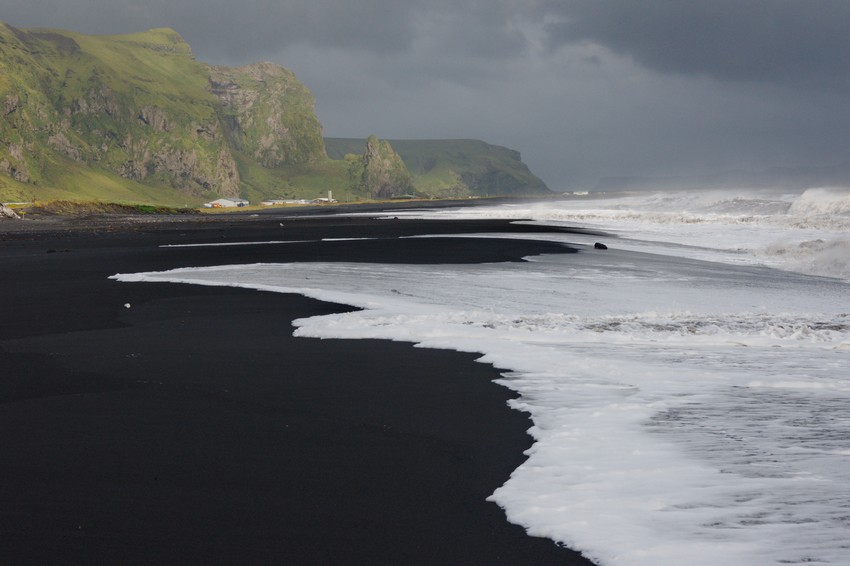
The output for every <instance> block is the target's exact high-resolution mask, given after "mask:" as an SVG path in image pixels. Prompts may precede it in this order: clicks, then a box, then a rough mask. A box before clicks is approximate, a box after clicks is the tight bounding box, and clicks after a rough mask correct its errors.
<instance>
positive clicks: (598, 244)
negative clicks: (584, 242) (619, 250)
mask: <svg viewBox="0 0 850 566" xmlns="http://www.w3.org/2000/svg"><path fill="white" fill-rule="evenodd" d="M593 247H594V248H596V249H597V250H607V249H608V246H606V245H605V244H600V243H599V242H596V243H595V244H593Z"/></svg>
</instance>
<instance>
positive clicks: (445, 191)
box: [325, 138, 549, 198]
mask: <svg viewBox="0 0 850 566" xmlns="http://www.w3.org/2000/svg"><path fill="white" fill-rule="evenodd" d="M388 141H389V143H390V144H391V145H392V147H393V149H394V150H395V151H396V153H398V154H399V156H401V159H402V160H403V161H404V164H405V165H406V166H407V169H408V171H410V174H411V175H412V177H413V183H414V187H415V189H416V191H417V192H418V193H421V194H424V195H428V196H434V197H439V198H457V197H466V196H497V195H499V196H502V195H540V194H547V193H549V189H548V188H547V187H546V184H545V183H544V182H543V181H542V180H541V179H539V178H538V177H536V176H535V175H534V174H533V173H532V172H531V171H530V170H529V169H528V166H526V165H525V163H523V162H522V158H521V156H520V154H519V152H517V151H514V150H512V149H508V148H506V147H502V146H497V145H492V144H488V143H486V142H483V141H479V140H388ZM365 146H366V141H365V140H360V139H353V138H325V149H326V151H327V154H328V157H330V158H331V159H344V158H345V155H347V154H361V153H363V149H364V148H365Z"/></svg>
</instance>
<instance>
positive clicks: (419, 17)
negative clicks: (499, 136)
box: [0, 0, 524, 62]
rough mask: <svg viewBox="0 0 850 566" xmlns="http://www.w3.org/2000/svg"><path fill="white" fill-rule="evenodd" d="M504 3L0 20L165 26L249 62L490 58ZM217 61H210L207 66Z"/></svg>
mask: <svg viewBox="0 0 850 566" xmlns="http://www.w3.org/2000/svg"><path fill="white" fill-rule="evenodd" d="M515 16H516V11H515V9H514V8H513V7H512V5H511V2H509V1H507V2H503V1H497V0H494V1H491V2H454V1H450V0H432V1H431V2H423V3H408V2H398V1H397V0H358V1H356V2H352V1H350V0H307V1H304V0H283V1H279V0H247V1H242V2H224V1H209V0H181V1H179V2H175V1H173V0H145V1H140V0H63V1H62V2H61V3H60V2H58V1H57V0H11V5H10V6H6V7H4V8H0V19H2V20H4V21H7V22H9V23H11V24H12V25H17V26H20V27H60V28H67V29H72V30H76V31H81V32H85V33H127V32H132V31H141V30H144V29H148V28H152V27H173V28H175V29H176V30H177V31H178V32H179V33H181V34H182V35H183V36H184V37H185V38H186V39H187V40H188V41H189V43H190V44H191V45H192V46H193V48H194V49H195V51H196V53H198V54H200V55H201V56H202V57H205V58H207V59H218V58H226V59H228V60H230V61H231V62H232V61H235V60H237V59H244V60H245V62H249V61H251V60H254V59H256V58H258V57H261V56H262V55H264V54H267V53H275V52H279V51H280V50H281V49H282V48H285V47H288V46H292V45H302V44H308V45H314V46H316V47H317V48H321V49H355V50H360V51H364V52H366V53H373V54H374V53H380V54H393V53H399V52H401V53H404V52H409V51H410V50H411V49H413V47H414V46H415V45H416V44H417V42H420V41H422V40H425V41H428V40H429V38H432V37H440V38H441V41H442V42H443V47H444V48H445V50H446V51H449V50H454V52H455V53H456V54H461V55H462V54H464V53H472V54H477V55H480V56H487V57H497V56H502V55H505V54H506V53H507V52H508V51H517V50H521V49H522V47H523V45H524V41H523V39H522V38H521V36H520V35H519V34H517V33H515V32H511V30H510V29H508V28H509V25H508V22H509V21H510V20H512V19H513V18H514V17H515ZM211 62H217V61H211Z"/></svg>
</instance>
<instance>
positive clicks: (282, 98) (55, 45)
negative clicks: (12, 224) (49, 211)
mask: <svg viewBox="0 0 850 566" xmlns="http://www.w3.org/2000/svg"><path fill="white" fill-rule="evenodd" d="M313 108H314V101H313V97H312V94H311V93H310V92H309V90H308V89H306V87H304V86H303V85H302V84H301V83H300V82H298V80H297V79H296V78H295V76H294V75H293V74H292V73H291V72H290V71H288V70H286V69H283V68H282V67H279V66H277V65H273V64H271V63H258V64H254V65H248V66H246V67H242V68H238V69H230V68H227V67H212V66H210V65H206V64H204V63H201V62H198V61H196V60H195V58H194V56H193V55H192V51H191V48H190V47H189V45H188V44H187V43H186V42H185V41H184V40H183V39H182V38H181V37H180V35H179V34H177V33H176V32H175V31H173V30H170V29H153V30H149V31H146V32H141V33H135V34H127V35H104V36H90V35H84V34H79V33H75V32H71V31H64V30H46V29H31V30H21V29H16V28H13V27H11V26H8V25H6V24H4V23H2V22H0V200H33V199H47V198H62V199H79V200H92V199H94V200H103V201H112V202H115V201H120V202H124V201H129V202H149V203H158V204H166V205H177V206H183V205H186V204H195V205H197V204H200V203H201V202H203V201H205V200H209V199H212V198H216V197H219V196H232V197H235V196H243V194H242V193H243V192H244V193H246V195H249V196H256V197H257V198H260V197H270V196H274V195H275V194H276V193H277V192H279V189H280V187H281V186H287V185H291V186H292V187H294V189H293V190H297V191H301V192H305V191H308V190H310V191H312V190H313V187H309V188H305V185H311V184H312V183H311V182H307V181H306V179H305V178H304V177H305V176H309V174H310V172H311V170H313V169H315V170H316V171H317V172H319V173H320V177H321V175H323V174H324V173H323V170H324V169H327V168H328V167H331V168H332V169H334V170H338V169H339V167H335V168H334V167H333V166H331V165H329V164H327V163H325V162H327V161H328V159H327V157H326V156H325V152H324V145H323V139H322V130H321V124H319V122H318V120H317V119H316V117H315V113H314V110H313ZM243 175H244V178H243ZM331 177H332V178H333V179H337V178H339V179H344V174H343V176H342V177H340V176H339V175H332V176H331Z"/></svg>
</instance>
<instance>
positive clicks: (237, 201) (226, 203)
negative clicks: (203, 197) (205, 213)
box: [204, 198, 251, 208]
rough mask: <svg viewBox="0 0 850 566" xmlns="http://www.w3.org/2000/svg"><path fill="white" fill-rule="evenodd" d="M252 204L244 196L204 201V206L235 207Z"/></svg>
mask: <svg viewBox="0 0 850 566" xmlns="http://www.w3.org/2000/svg"><path fill="white" fill-rule="evenodd" d="M249 204H251V203H250V202H248V201H247V200H245V199H244V198H220V199H218V200H214V201H212V202H206V203H204V208H235V207H240V206H248V205H249Z"/></svg>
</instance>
